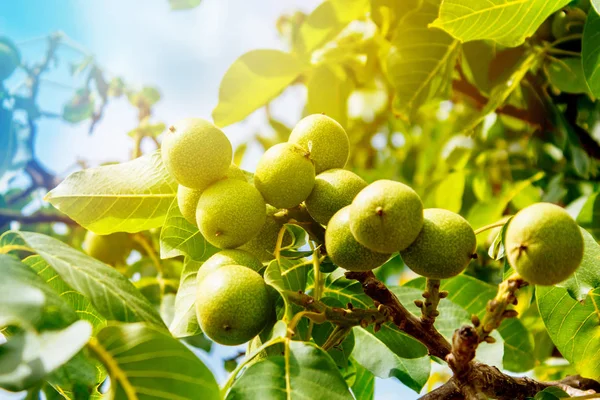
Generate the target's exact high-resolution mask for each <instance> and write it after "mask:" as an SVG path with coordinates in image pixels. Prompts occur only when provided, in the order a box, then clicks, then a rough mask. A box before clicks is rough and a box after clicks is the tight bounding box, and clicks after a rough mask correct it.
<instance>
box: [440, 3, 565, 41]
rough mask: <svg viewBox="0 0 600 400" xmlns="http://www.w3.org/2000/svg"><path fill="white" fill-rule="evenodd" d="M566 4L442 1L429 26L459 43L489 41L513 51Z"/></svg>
mask: <svg viewBox="0 0 600 400" xmlns="http://www.w3.org/2000/svg"><path fill="white" fill-rule="evenodd" d="M568 3H569V0H485V1H483V0H443V1H442V4H441V6H440V14H439V17H438V18H437V19H436V20H435V21H433V23H432V24H431V26H434V27H436V28H441V29H444V30H445V31H446V32H448V33H449V34H451V35H452V36H453V37H455V38H457V39H458V40H460V41H462V42H468V41H471V40H481V39H489V40H494V41H495V42H497V43H499V44H501V45H504V46H508V47H516V46H518V45H520V44H522V43H523V42H524V41H525V39H526V38H528V37H529V36H531V35H533V33H534V32H535V31H536V30H537V28H538V27H539V26H540V25H541V24H542V22H544V20H546V18H548V16H549V15H550V14H552V13H554V12H555V11H557V10H558V9H560V8H561V7H564V6H565V5H567V4H568Z"/></svg>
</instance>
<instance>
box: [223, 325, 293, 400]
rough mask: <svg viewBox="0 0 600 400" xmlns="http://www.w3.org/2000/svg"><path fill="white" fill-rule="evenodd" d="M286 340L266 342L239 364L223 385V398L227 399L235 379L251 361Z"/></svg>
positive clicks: (274, 339) (279, 338) (276, 339)
mask: <svg viewBox="0 0 600 400" xmlns="http://www.w3.org/2000/svg"><path fill="white" fill-rule="evenodd" d="M284 340H286V339H285V338H282V337H276V338H273V339H271V340H268V341H266V342H265V343H263V344H262V345H261V346H260V347H258V348H256V349H255V350H254V351H253V352H251V353H250V354H247V355H246V358H244V361H242V362H241V363H239V364H238V365H237V367H235V369H234V370H233V371H232V372H231V374H230V375H229V378H228V379H227V382H225V384H224V385H223V387H222V388H221V397H222V398H225V396H226V395H227V392H228V391H229V389H230V388H231V385H233V382H235V378H236V377H237V375H238V374H239V373H240V371H241V370H242V369H243V368H244V367H245V366H246V365H248V363H249V362H250V361H252V360H253V359H254V357H256V356H257V355H258V354H259V353H260V352H261V351H263V350H265V349H266V348H267V347H270V346H273V345H274V344H277V343H281V342H283V341H284Z"/></svg>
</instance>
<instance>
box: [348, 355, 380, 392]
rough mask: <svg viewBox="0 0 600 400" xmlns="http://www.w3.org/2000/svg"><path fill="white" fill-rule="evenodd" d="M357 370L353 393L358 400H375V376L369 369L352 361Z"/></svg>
mask: <svg viewBox="0 0 600 400" xmlns="http://www.w3.org/2000/svg"><path fill="white" fill-rule="evenodd" d="M352 364H353V365H354V368H355V369H356V377H355V378H354V383H353V384H352V393H354V397H355V398H356V400H373V399H374V398H375V375H373V374H372V373H371V372H370V371H369V370H368V369H366V368H364V367H363V366H362V365H360V364H358V363H357V362H356V361H355V360H352Z"/></svg>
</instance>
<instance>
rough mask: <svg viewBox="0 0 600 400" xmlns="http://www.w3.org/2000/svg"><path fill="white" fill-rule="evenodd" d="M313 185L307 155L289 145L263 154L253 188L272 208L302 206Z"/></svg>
mask: <svg viewBox="0 0 600 400" xmlns="http://www.w3.org/2000/svg"><path fill="white" fill-rule="evenodd" d="M314 184H315V166H314V165H313V162H312V161H311V160H310V159H309V158H308V153H307V152H306V151H304V150H303V149H302V148H301V147H299V146H296V145H295V144H291V143H279V144H276V145H275V146H273V147H271V148H270V149H269V150H267V151H266V152H265V154H263V155H262V157H261V158H260V161H259V162H258V166H257V167H256V172H255V174H254V186H256V188H257V189H258V190H259V191H260V193H261V194H262V195H263V197H264V198H265V201H266V202H267V203H269V204H271V205H272V206H274V207H276V208H292V207H296V206H297V205H298V204H300V203H302V202H303V201H304V200H305V199H306V198H307V197H308V195H309V194H310V192H311V191H312V188H313V186H314Z"/></svg>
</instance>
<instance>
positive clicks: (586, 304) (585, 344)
mask: <svg viewBox="0 0 600 400" xmlns="http://www.w3.org/2000/svg"><path fill="white" fill-rule="evenodd" d="M598 291H599V290H598V289H595V290H594V291H592V292H590V293H589V294H588V296H587V298H586V299H585V301H583V302H578V301H577V300H574V299H573V298H572V297H571V296H569V293H568V292H567V289H563V288H558V287H553V286H549V287H546V286H537V287H536V299H537V304H538V308H539V310H540V315H541V316H542V319H543V320H544V324H545V325H546V329H547V330H548V333H549V334H550V337H551V338H552V342H554V344H555V345H556V347H557V348H558V350H559V351H560V353H561V354H562V355H563V357H564V358H566V359H567V360H568V361H569V362H570V363H571V364H573V366H574V367H575V369H576V371H577V372H578V373H579V374H580V375H582V376H584V377H586V378H592V379H598V378H600V359H599V358H598V354H600V340H598V337H599V336H600V323H599V315H598V313H597V307H596V303H595V301H597V297H596V296H597V293H598Z"/></svg>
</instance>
